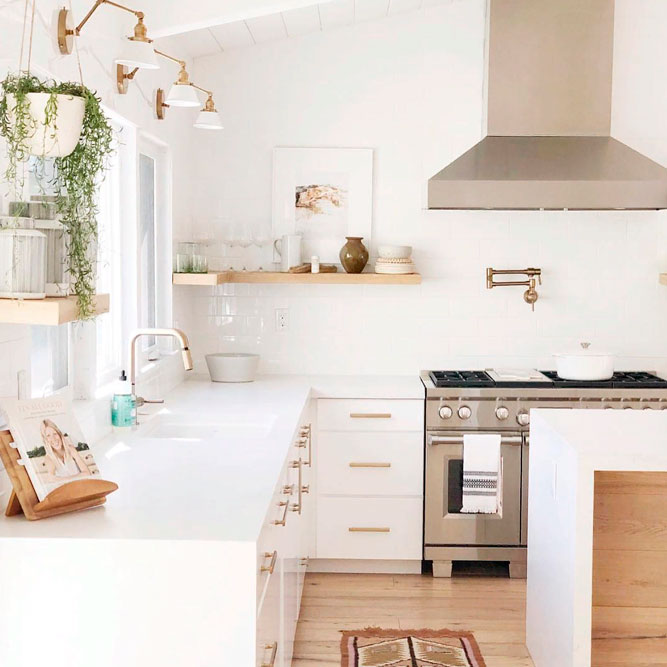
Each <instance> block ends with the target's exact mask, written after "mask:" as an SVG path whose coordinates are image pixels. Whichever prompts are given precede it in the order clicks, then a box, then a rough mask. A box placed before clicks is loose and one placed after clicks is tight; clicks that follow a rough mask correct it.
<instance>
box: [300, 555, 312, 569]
mask: <svg viewBox="0 0 667 667" xmlns="http://www.w3.org/2000/svg"><path fill="white" fill-rule="evenodd" d="M309 563H310V558H308V556H305V557H304V558H299V564H300V565H303V567H308V564H309Z"/></svg>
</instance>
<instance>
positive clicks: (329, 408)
mask: <svg viewBox="0 0 667 667" xmlns="http://www.w3.org/2000/svg"><path fill="white" fill-rule="evenodd" d="M317 420H318V428H319V430H320V431H421V430H422V429H423V427H424V401H418V400H387V399H344V400H340V399H326V398H323V399H320V400H319V401H318V402H317Z"/></svg>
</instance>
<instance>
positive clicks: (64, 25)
mask: <svg viewBox="0 0 667 667" xmlns="http://www.w3.org/2000/svg"><path fill="white" fill-rule="evenodd" d="M101 5H110V6H111V7H116V8H117V9H122V10H123V11H125V12H129V13H130V14H134V15H135V16H136V17H137V24H136V25H135V26H134V35H133V36H132V37H130V38H129V39H131V40H134V41H137V42H148V43H150V42H152V41H153V40H151V39H149V38H148V31H147V30H146V26H145V24H144V13H143V12H140V11H137V10H136V9H131V8H130V7H126V6H125V5H120V4H118V3H117V2H112V1H111V0H95V4H94V5H93V6H92V8H91V9H90V11H89V12H88V13H87V14H86V15H85V16H84V17H83V20H82V21H81V23H79V25H78V26H76V27H75V28H71V27H70V25H71V23H72V22H71V18H72V17H71V13H70V11H69V9H65V8H63V9H61V10H60V12H59V13H58V48H59V49H60V53H62V54H63V55H64V56H66V55H69V54H70V53H72V49H73V46H74V37H78V36H79V35H80V34H81V30H82V28H83V26H84V25H86V23H88V20H89V19H90V17H91V16H92V15H93V14H94V13H95V12H96V11H97V8H98V7H100V6H101Z"/></svg>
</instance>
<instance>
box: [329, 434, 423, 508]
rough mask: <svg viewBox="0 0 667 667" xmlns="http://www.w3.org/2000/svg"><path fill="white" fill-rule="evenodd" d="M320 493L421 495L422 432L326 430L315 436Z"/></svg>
mask: <svg viewBox="0 0 667 667" xmlns="http://www.w3.org/2000/svg"><path fill="white" fill-rule="evenodd" d="M318 456H319V460H318V464H317V470H318V480H317V489H318V493H319V494H338V495H352V496H359V495H370V496H420V497H421V495H422V487H423V477H424V442H423V435H422V433H421V432H416V433H411V432H409V431H406V432H399V433H387V432H378V433H346V432H336V431H325V432H322V433H320V434H319V439H318Z"/></svg>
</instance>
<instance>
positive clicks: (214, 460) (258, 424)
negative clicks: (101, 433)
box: [0, 375, 424, 541]
mask: <svg viewBox="0 0 667 667" xmlns="http://www.w3.org/2000/svg"><path fill="white" fill-rule="evenodd" d="M311 397H312V398H324V397H330V398H378V399H379V398H395V399H422V398H423V397H424V388H423V386H422V384H421V382H420V380H419V378H418V377H417V375H415V376H414V377H394V376H388V377H369V376H359V377H348V376H330V377H326V376H317V377H313V376H309V377H306V376H263V377H261V378H259V379H258V380H257V381H256V382H253V383H248V384H214V383H211V382H209V381H207V380H206V381H204V380H194V381H186V382H184V383H182V384H181V385H179V386H178V387H177V388H176V389H174V390H173V391H172V392H170V393H169V394H168V395H167V396H165V404H164V405H163V406H150V407H151V408H153V414H152V415H151V416H150V417H140V421H142V420H143V422H144V423H142V424H141V425H140V426H139V428H138V429H137V430H134V431H129V432H122V433H114V434H112V435H110V436H108V437H107V438H105V439H104V440H102V441H101V442H99V443H98V444H96V445H94V446H93V452H94V454H95V457H96V459H97V461H98V464H99V466H100V469H101V473H102V477H103V478H104V479H109V480H112V481H114V482H116V483H117V484H118V486H119V489H118V491H116V492H115V493H112V494H111V495H110V496H109V497H108V498H107V503H106V505H105V506H104V507H101V508H95V509H92V510H87V511H83V512H76V513H72V514H66V515H62V516H59V517H52V518H49V519H44V520H41V521H34V522H30V521H26V520H25V519H24V518H23V517H22V516H19V517H11V518H7V517H4V516H3V517H1V518H0V539H3V538H17V537H18V538H81V539H154V540H159V539H169V540H225V541H254V540H256V539H257V537H258V535H259V533H260V531H261V528H262V524H263V521H264V518H265V516H266V512H267V510H268V508H269V504H270V501H271V497H272V494H273V491H274V489H275V486H276V484H277V482H278V479H279V476H280V472H281V469H282V465H283V463H284V461H285V457H286V455H287V452H288V449H289V447H290V445H291V444H292V438H293V435H294V432H295V430H296V429H297V428H298V427H299V426H301V424H300V423H299V417H300V415H301V413H302V412H303V409H304V408H305V407H306V405H307V402H308V400H309V399H310V398H311ZM147 408H149V406H145V407H144V408H141V410H140V411H143V410H144V409H147ZM166 435H170V436H171V437H169V438H167V437H165V436H166ZM174 435H176V437H174Z"/></svg>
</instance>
